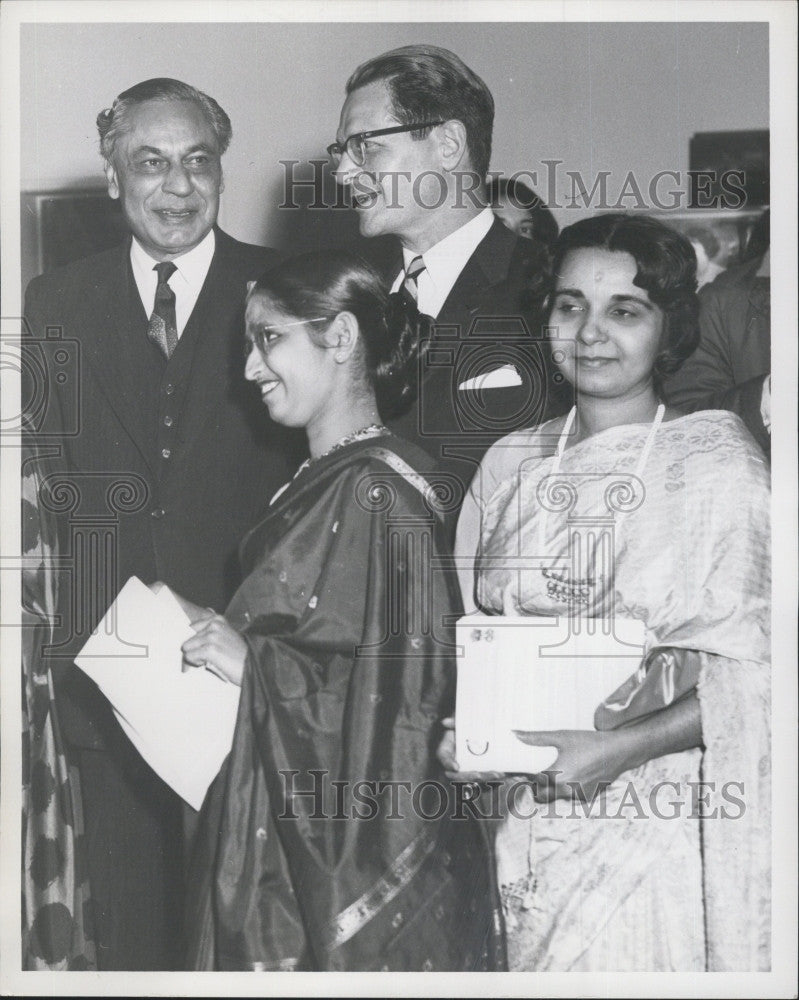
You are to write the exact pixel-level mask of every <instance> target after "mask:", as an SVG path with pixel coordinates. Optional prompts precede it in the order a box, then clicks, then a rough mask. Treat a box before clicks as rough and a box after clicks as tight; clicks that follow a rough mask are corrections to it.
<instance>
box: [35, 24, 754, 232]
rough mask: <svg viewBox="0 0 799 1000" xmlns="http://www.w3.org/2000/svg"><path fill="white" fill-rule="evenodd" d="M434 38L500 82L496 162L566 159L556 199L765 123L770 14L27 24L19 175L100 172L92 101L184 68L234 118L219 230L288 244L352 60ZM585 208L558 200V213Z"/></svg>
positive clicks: (504, 166)
mask: <svg viewBox="0 0 799 1000" xmlns="http://www.w3.org/2000/svg"><path fill="white" fill-rule="evenodd" d="M422 41H424V42H430V43H432V44H437V45H444V46H446V47H447V48H451V49H452V50H454V51H455V52H457V53H458V55H460V56H461V57H462V58H463V59H464V61H465V62H466V63H467V64H468V65H470V66H471V67H472V68H473V69H474V70H475V71H476V72H477V73H478V74H480V76H482V77H483V78H484V79H485V81H486V82H487V84H488V85H489V87H490V88H491V90H492V92H493V94H494V98H495V101H496V106H497V116H496V123H495V130H494V155H493V159H492V164H491V167H492V169H493V170H500V171H503V172H505V173H513V172H514V171H517V170H521V169H533V170H537V171H538V175H539V193H540V194H542V196H544V197H546V195H547V190H546V177H547V175H546V168H545V167H544V166H542V162H541V161H543V160H545V159H557V160H560V161H563V164H562V166H561V167H559V168H558V173H557V175H556V184H557V192H556V193H557V196H558V201H559V203H561V204H563V203H565V202H566V201H567V199H568V194H569V189H570V186H571V185H570V182H569V179H568V177H567V176H566V175H565V171H566V170H573V171H579V172H580V173H581V174H582V176H583V177H584V178H585V179H586V180H587V182H588V184H589V189H590V184H591V183H592V181H593V178H594V177H595V176H596V174H597V173H598V171H601V170H607V171H610V172H611V177H610V179H609V182H608V186H609V190H610V191H611V192H615V193H616V195H617V194H618V193H619V191H620V190H621V188H622V186H623V182H624V178H625V176H626V175H627V173H628V171H631V170H632V171H633V172H634V173H635V175H636V179H638V180H639V183H641V184H642V186H643V188H644V189H645V188H646V185H647V184H648V183H649V181H650V179H651V178H652V177H653V176H654V175H655V174H657V173H658V172H659V171H662V170H676V171H681V172H683V171H685V170H687V168H688V142H689V139H690V136H691V135H692V134H693V133H694V132H697V131H716V130H724V129H755V128H768V125H769V119H768V107H769V105H768V26H767V25H765V24H747V23H738V24H690V23H682V24H667V23H659V24H631V23H619V24H574V23H573V24H533V23H523V24H518V23H510V24H509V23H504V24H503V23H489V24H478V23H470V24H466V23H464V24H443V23H436V24H412V23H411V24H409V23H399V24H371V23H360V24H158V25H150V24H61V25H55V24H39V25H31V24H28V25H25V26H23V30H22V51H21V57H22V104H23V106H22V137H21V138H22V149H21V157H22V164H21V175H22V187H23V190H27V191H32V190H46V189H53V188H62V187H65V186H69V185H75V186H80V185H88V184H98V183H103V175H102V170H101V160H100V157H99V154H98V152H97V133H96V129H95V125H94V119H95V116H96V114H97V112H98V111H99V110H100V109H101V108H104V107H107V106H108V105H110V104H111V103H112V101H113V99H114V97H115V96H116V95H117V94H118V93H120V92H121V91H122V90H124V89H126V88H127V87H129V86H131V85H132V84H134V83H136V82H137V81H139V80H143V79H147V78H148V77H153V76H173V77H178V78H180V79H183V80H186V81H187V82H189V83H192V84H194V85H196V86H198V87H199V88H200V89H202V90H205V91H207V92H208V93H210V94H212V95H213V96H214V97H215V98H216V99H217V100H218V101H219V102H220V104H221V105H222V106H223V107H224V108H225V110H226V111H227V112H228V114H229V115H230V117H231V119H232V122H233V131H234V138H233V144H232V146H231V148H230V150H229V152H228V153H227V154H226V157H225V161H224V166H225V176H226V190H225V194H224V196H223V202H222V210H221V213H220V222H221V224H222V226H223V228H225V229H227V230H228V231H229V232H230V233H231V234H232V235H234V236H236V237H238V238H240V239H244V240H247V241H250V242H256V243H258V242H261V243H262V242H269V243H272V244H277V245H281V244H285V243H286V242H290V241H291V240H290V232H289V230H290V227H291V225H292V221H293V220H292V218H291V217H292V216H295V215H296V213H286V212H282V213H279V212H278V211H277V205H278V204H279V203H280V201H281V199H282V189H283V176H284V170H283V168H282V167H281V166H280V163H279V161H280V160H284V159H295V160H301V161H305V160H308V159H310V158H312V157H322V156H324V155H325V154H324V147H325V146H326V145H327V143H329V142H331V141H332V140H333V139H334V137H335V132H336V127H337V124H338V116H339V111H340V108H341V103H342V100H343V90H344V83H345V81H346V78H347V76H348V75H349V73H350V72H351V70H352V69H353V68H354V67H355V66H356V65H357V64H358V63H360V62H362V61H363V60H364V59H366V58H368V57H370V56H372V55H375V54H377V53H379V52H382V51H385V50H387V49H389V48H393V47H394V46H397V45H406V44H410V43H412V42H422ZM628 207H632V206H631V205H628ZM576 211H578V210H575V209H571V210H569V209H568V208H565V207H562V208H555V214H556V216H557V218H558V221H559V222H560V223H561V224H564V223H566V222H567V221H574V219H576V218H577V215H576V214H575V212H576ZM346 214H347V215H348V214H349V213H346ZM583 214H584V213H583Z"/></svg>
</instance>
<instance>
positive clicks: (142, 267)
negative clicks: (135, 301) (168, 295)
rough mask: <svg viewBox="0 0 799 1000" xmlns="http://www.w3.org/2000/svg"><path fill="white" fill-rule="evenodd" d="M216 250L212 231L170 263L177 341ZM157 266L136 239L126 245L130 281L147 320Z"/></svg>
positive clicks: (153, 298)
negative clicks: (132, 280) (133, 284)
mask: <svg viewBox="0 0 799 1000" xmlns="http://www.w3.org/2000/svg"><path fill="white" fill-rule="evenodd" d="M215 248H216V236H215V235H214V231H213V229H212V230H211V231H210V232H209V233H208V235H207V236H206V237H205V238H204V239H203V240H201V241H200V242H199V243H198V244H197V246H196V247H194V248H193V249H192V250H189V252H188V253H184V254H183V255H182V256H180V257H175V258H174V259H173V261H172V263H173V264H174V265H175V267H176V268H177V271H175V273H174V274H173V275H172V276H171V277H170V279H169V287H170V288H171V289H172V291H173V292H174V293H175V320H176V323H177V328H178V337H180V335H181V334H182V333H183V331H184V329H185V328H186V324H187V323H188V321H189V316H191V313H192V310H193V309H194V307H195V305H196V304H197V299H198V298H199V295H200V291H201V289H202V287H203V285H204V284H205V279H206V277H207V275H208V269H209V268H210V267H211V259H212V258H213V256H214V249H215ZM157 263H158V261H157V260H155V259H154V258H153V257H151V256H150V255H149V254H148V253H147V252H146V251H145V250H144V249H143V247H142V245H141V244H140V243H139V242H138V240H137V239H136V237H135V236H134V237H133V240H132V242H131V244H130V264H131V267H132V268H133V277H134V278H135V279H136V287H137V288H138V289H139V295H140V296H141V301H142V305H143V306H144V311H145V313H146V314H147V316H148V317H149V316H151V315H152V312H153V306H154V305H155V289H156V287H157V285H158V275H157V274H156V272H155V271H154V270H153V268H154V267H155V265H156V264H157Z"/></svg>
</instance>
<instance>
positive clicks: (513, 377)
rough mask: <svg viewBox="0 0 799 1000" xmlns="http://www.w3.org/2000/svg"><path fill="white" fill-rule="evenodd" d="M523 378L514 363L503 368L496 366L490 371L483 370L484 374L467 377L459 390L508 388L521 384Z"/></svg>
mask: <svg viewBox="0 0 799 1000" xmlns="http://www.w3.org/2000/svg"><path fill="white" fill-rule="evenodd" d="M521 384H522V380H521V378H520V376H519V373H518V372H517V371H516V369H515V368H514V367H513V365H503V366H502V367H501V368H494V369H492V370H491V371H490V372H483V374H482V375H475V376H474V378H467V379H466V381H465V382H461V384H460V385H459V386H458V390H459V391H465V390H469V389H471V390H477V391H478V392H479V391H481V390H483V389H507V388H510V387H511V386H514V385H521Z"/></svg>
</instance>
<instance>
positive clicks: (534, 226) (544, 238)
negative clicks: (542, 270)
mask: <svg viewBox="0 0 799 1000" xmlns="http://www.w3.org/2000/svg"><path fill="white" fill-rule="evenodd" d="M487 191H488V199H489V204H490V205H491V208H492V209H493V212H494V215H496V217H497V218H498V219H499V220H500V221H501V222H503V223H504V224H505V225H506V226H507V227H508V229H510V231H511V232H513V233H516V235H517V236H523V237H524V238H525V239H527V240H536V241H538V242H539V243H541V244H543V245H544V246H545V247H550V246H552V244H553V243H554V242H555V240H556V239H557V238H558V224H557V222H556V221H555V216H554V215H553V214H552V212H551V211H550V210H549V209H548V208H547V206H546V205H545V204H544V203H543V202H542V201H541V199H540V198H539V197H538V195H537V194H536V193H535V191H533V190H532V189H531V188H529V187H527V185H526V184H523V183H522V181H520V180H516V179H515V178H513V177H492V178H491V180H490V182H489V184H488V189H487Z"/></svg>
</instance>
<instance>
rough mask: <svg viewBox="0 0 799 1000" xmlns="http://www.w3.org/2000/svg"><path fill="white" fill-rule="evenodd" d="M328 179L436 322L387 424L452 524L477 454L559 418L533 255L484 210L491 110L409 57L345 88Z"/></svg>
mask: <svg viewBox="0 0 799 1000" xmlns="http://www.w3.org/2000/svg"><path fill="white" fill-rule="evenodd" d="M346 94H347V96H346V100H345V102H344V106H343V108H342V111H341V118H340V121H339V126H338V131H337V133H336V141H335V142H334V143H332V144H331V145H330V146H329V147H328V152H329V154H330V156H331V159H332V161H333V164H334V166H335V175H336V180H337V181H338V182H339V183H340V184H342V185H345V186H347V187H348V188H349V189H350V190H351V192H352V196H353V205H354V208H355V211H356V212H357V214H358V220H359V227H360V232H361V235H363V236H366V237H377V236H387V235H388V236H394V237H395V238H396V242H397V246H396V253H395V256H394V260H393V264H392V267H391V268H390V271H389V274H388V279H389V281H390V282H392V291H397V292H401V293H402V294H403V295H404V296H405V298H406V300H407V301H408V302H409V306H410V307H411V308H412V309H413V310H416V311H418V313H421V314H422V315H423V316H424V317H427V318H428V325H429V321H430V320H432V321H433V323H432V326H431V327H430V329H429V332H428V333H427V334H426V336H425V337H424V338H423V339H424V340H425V341H426V342H427V345H428V348H429V349H425V350H423V351H422V358H421V363H420V374H419V378H418V381H417V385H416V389H417V393H418V399H417V401H416V403H415V405H414V406H412V407H411V408H409V409H408V411H407V412H406V413H405V414H404V415H403V416H400V417H398V418H397V419H396V420H394V421H392V422H391V423H390V426H391V428H392V430H394V431H396V432H397V433H398V434H402V435H403V436H404V437H406V438H407V439H408V440H410V441H414V442H415V443H417V444H419V445H420V446H421V447H422V448H424V449H425V450H426V451H428V452H429V454H430V455H431V456H432V457H433V458H434V459H435V461H436V462H438V463H439V464H440V465H441V467H442V469H443V471H444V472H445V473H447V474H448V475H449V477H450V479H449V482H450V483H451V492H452V495H453V500H452V505H451V508H452V509H451V512H450V523H451V526H452V527H453V529H454V523H455V519H456V516H457V511H458V509H459V506H460V502H461V500H462V498H463V495H464V493H465V490H466V487H467V486H468V484H469V481H470V480H471V478H472V476H473V475H474V472H475V469H476V468H477V465H478V463H479V461H480V459H481V457H482V455H483V454H484V452H485V450H486V448H487V447H489V445H490V444H492V443H493V442H494V441H496V440H497V438H499V437H501V436H502V435H503V434H505V433H507V432H508V431H510V430H513V429H515V428H516V427H520V426H524V425H526V424H529V423H531V422H536V421H541V420H545V419H546V418H547V417H549V416H552V415H553V414H555V413H560V412H563V411H564V410H565V409H567V408H568V401H567V400H565V399H562V398H561V392H562V380H561V379H560V377H559V376H557V377H556V373H555V371H554V369H553V367H552V364H551V360H550V359H549V356H548V352H547V351H546V350H545V349H544V344H543V342H542V341H541V340H540V339H536V337H537V335H538V332H539V321H538V317H537V315H536V313H535V310H534V309H531V307H530V304H529V302H528V301H527V299H526V291H527V288H528V286H529V284H530V280H531V276H533V275H534V274H535V273H536V272H537V271H538V270H539V269H540V267H541V266H542V262H541V260H540V259H539V258H540V249H539V248H537V247H536V246H535V245H534V244H533V243H532V242H531V241H530V240H526V239H522V238H520V237H518V236H517V235H516V234H515V233H512V232H511V231H510V230H509V229H507V228H506V227H505V226H503V225H502V223H501V222H500V221H499V219H496V218H495V217H494V214H493V213H492V211H491V209H490V208H489V207H487V205H488V201H487V196H486V191H485V178H486V172H487V171H488V166H489V161H490V157H491V140H492V129H493V121H494V100H493V97H492V96H491V92H490V90H489V89H488V87H487V86H486V84H485V82H484V81H483V80H482V79H480V77H479V76H477V74H475V73H474V72H473V71H472V70H471V69H470V68H469V67H468V66H466V65H465V64H464V63H463V62H462V61H461V60H460V59H459V58H458V57H457V56H456V55H455V54H454V53H452V52H449V51H448V50H446V49H442V48H437V47H435V46H432V45H409V46H405V47H404V48H400V49H394V50H392V51H390V52H385V53H383V54H382V55H379V56H376V57H375V58H373V59H370V60H368V61H367V62H365V63H363V64H362V65H361V66H359V67H358V68H357V69H356V70H355V72H354V73H353V74H352V76H351V77H350V78H349V80H348V81H347V86H346Z"/></svg>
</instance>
